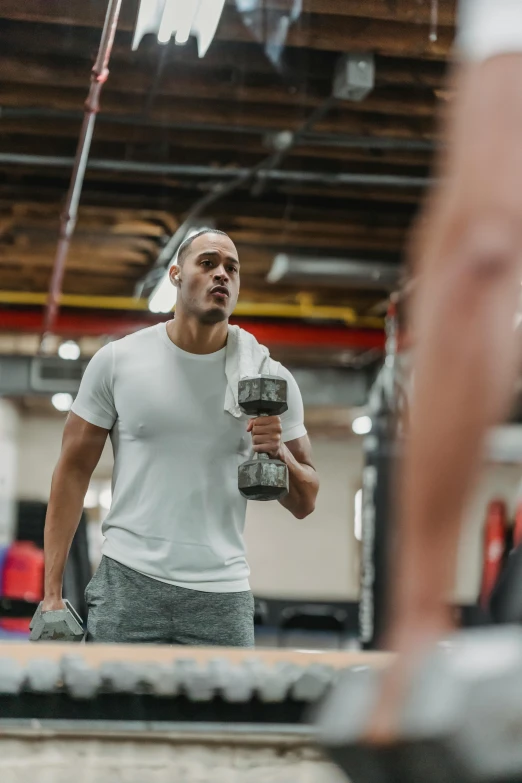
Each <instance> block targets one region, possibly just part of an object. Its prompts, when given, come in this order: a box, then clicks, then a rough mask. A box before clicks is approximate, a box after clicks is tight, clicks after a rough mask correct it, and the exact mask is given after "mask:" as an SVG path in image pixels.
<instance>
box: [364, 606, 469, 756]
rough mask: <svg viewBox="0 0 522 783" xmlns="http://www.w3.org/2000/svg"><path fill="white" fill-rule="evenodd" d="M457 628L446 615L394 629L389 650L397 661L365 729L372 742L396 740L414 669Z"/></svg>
mask: <svg viewBox="0 0 522 783" xmlns="http://www.w3.org/2000/svg"><path fill="white" fill-rule="evenodd" d="M452 630H454V629H452V628H451V625H450V623H449V621H448V619H447V616H446V615H444V616H442V615H441V616H440V617H435V616H434V617H433V618H431V619H422V620H420V621H419V622H416V623H413V622H411V624H410V623H405V624H404V625H403V627H402V628H401V629H398V630H397V631H396V632H392V635H390V638H389V644H387V645H386V649H390V650H391V651H393V652H395V654H396V658H395V661H394V663H393V664H392V665H391V666H390V667H389V669H387V670H386V672H385V673H384V674H383V679H382V687H381V693H380V696H379V700H378V704H377V707H376V709H375V712H374V714H373V716H372V719H371V721H370V724H369V726H368V728H367V731H366V740H367V742H368V743H369V744H374V745H390V744H393V743H394V742H396V741H397V739H398V738H399V732H400V719H401V714H402V711H403V706H404V702H405V700H406V698H407V697H408V691H409V688H410V684H411V682H412V679H413V677H414V676H415V669H416V667H417V666H418V665H419V664H420V663H421V661H422V659H423V657H424V656H425V655H427V654H429V652H430V649H431V648H432V647H434V646H435V645H436V644H437V642H438V641H440V639H441V638H443V637H445V636H447V635H448V633H449V632H450V631H452Z"/></svg>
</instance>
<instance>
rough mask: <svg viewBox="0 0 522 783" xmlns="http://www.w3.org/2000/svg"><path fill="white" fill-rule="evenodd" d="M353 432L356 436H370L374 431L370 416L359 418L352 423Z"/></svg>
mask: <svg viewBox="0 0 522 783" xmlns="http://www.w3.org/2000/svg"><path fill="white" fill-rule="evenodd" d="M352 430H353V432H354V433H355V434H356V435H368V433H369V432H371V431H372V420H371V419H370V417H369V416H358V417H357V418H356V419H354V420H353V422H352Z"/></svg>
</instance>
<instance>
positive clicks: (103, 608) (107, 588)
mask: <svg viewBox="0 0 522 783" xmlns="http://www.w3.org/2000/svg"><path fill="white" fill-rule="evenodd" d="M85 600H86V601H87V605H88V607H89V613H88V617H87V641H90V642H109V643H111V642H117V643H122V644H127V643H132V642H138V643H152V644H190V645H222V646H226V647H253V646H254V597H253V595H252V593H251V592H250V590H248V591H245V592H241V593H204V592H202V591H201V590H187V589H186V588H184V587H175V586H174V585H169V584H165V583H164V582H158V581H157V579H151V578H150V577H148V576H144V575H143V574H139V573H138V572H137V571H133V570H132V569H131V568H127V566H124V565H122V564H121V563H118V562H117V561H116V560H113V559H112V558H109V557H103V558H102V561H101V563H100V567H99V568H98V570H97V571H96V573H95V574H94V576H93V578H92V579H91V581H90V582H89V584H88V585H87V588H86V590H85Z"/></svg>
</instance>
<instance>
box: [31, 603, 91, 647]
mask: <svg viewBox="0 0 522 783" xmlns="http://www.w3.org/2000/svg"><path fill="white" fill-rule="evenodd" d="M64 604H65V609H56V610H53V611H50V612H42V602H41V603H40V604H39V605H38V609H37V610H36V612H35V613H34V617H33V619H32V620H31V624H30V625H29V629H30V631H31V633H30V634H29V640H30V641H31V642H81V641H82V639H83V635H84V630H83V623H82V619H81V617H80V615H79V614H78V612H77V611H76V610H75V609H74V607H73V606H72V604H70V603H69V601H68V600H67V599H65V601H64Z"/></svg>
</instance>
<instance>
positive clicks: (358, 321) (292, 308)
mask: <svg viewBox="0 0 522 783" xmlns="http://www.w3.org/2000/svg"><path fill="white" fill-rule="evenodd" d="M45 298H46V295H45V294H43V293H40V294H39V293H26V292H24V291H0V303H2V304H14V305H22V306H23V305H29V306H35V305H42V304H45ZM60 306H61V307H74V308H80V309H82V308H87V309H91V310H138V311H140V310H141V311H143V310H145V311H148V300H147V299H132V298H130V297H123V296H122V297H118V296H82V295H78V294H61V296H60ZM0 312H1V311H0ZM234 315H236V316H241V317H242V316H246V317H251V318H293V319H300V318H306V319H307V320H309V319H311V320H314V319H315V320H321V321H344V322H345V323H346V324H348V325H350V326H351V325H363V324H364V325H365V326H367V327H370V328H375V329H381V328H382V326H383V321H382V319H381V318H377V317H374V316H371V317H367V316H358V315H357V313H356V312H355V310H353V309H352V308H351V307H346V306H342V305H341V306H338V305H316V304H313V302H308V301H307V299H306V297H302V299H301V301H300V302H298V303H296V304H291V303H284V302H283V303H279V302H249V301H242V302H238V303H237V305H236V308H235V310H234ZM0 326H1V322H0Z"/></svg>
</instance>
